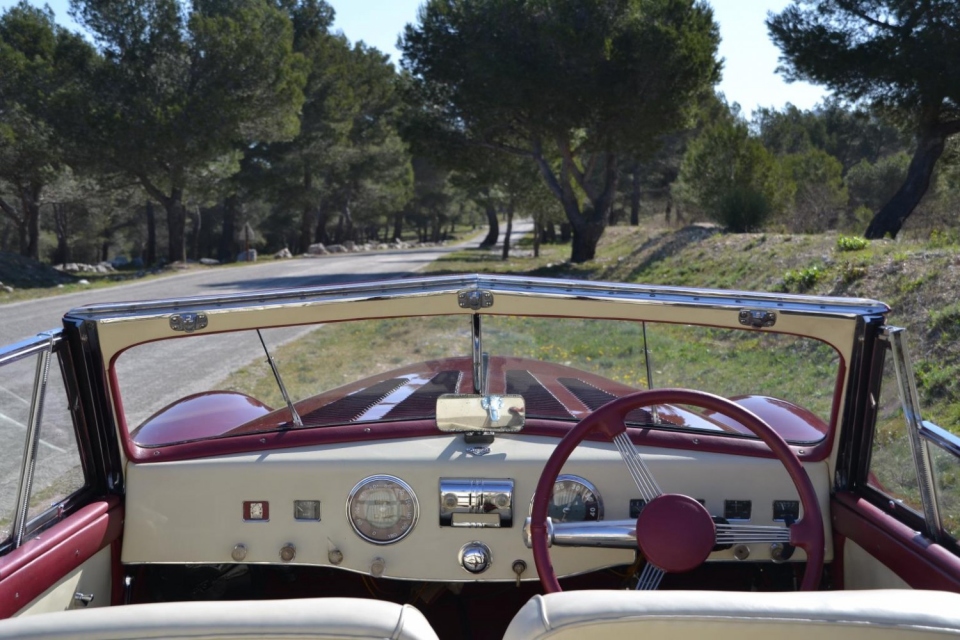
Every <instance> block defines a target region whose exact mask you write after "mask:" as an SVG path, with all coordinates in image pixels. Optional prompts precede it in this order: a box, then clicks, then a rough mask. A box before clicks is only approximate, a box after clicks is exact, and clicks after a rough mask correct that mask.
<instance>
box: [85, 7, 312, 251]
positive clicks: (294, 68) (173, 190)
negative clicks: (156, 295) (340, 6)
mask: <svg viewBox="0 0 960 640" xmlns="http://www.w3.org/2000/svg"><path fill="white" fill-rule="evenodd" d="M72 6H73V10H74V15H75V16H76V17H77V18H78V20H79V21H80V22H81V23H82V24H83V25H84V26H85V27H86V28H87V29H88V31H89V32H90V33H91V34H92V35H93V37H94V40H95V42H96V44H97V46H98V48H99V51H100V54H101V58H100V61H99V64H97V65H96V66H95V67H94V68H93V70H92V72H91V73H90V74H89V76H88V85H87V89H88V90H87V92H86V94H85V95H83V96H82V98H81V99H79V100H77V102H76V104H75V105H73V106H74V109H75V113H76V119H75V122H74V123H73V124H74V126H73V127H72V130H71V131H72V134H73V138H74V142H75V144H76V148H77V149H86V150H89V151H90V153H91V156H90V157H89V161H90V162H91V163H96V164H99V165H100V166H102V167H103V168H105V169H108V170H113V171H118V172H121V173H124V174H126V175H129V176H130V177H132V178H135V179H136V180H137V181H139V183H140V184H141V185H142V186H143V188H144V189H145V190H146V191H147V193H149V194H150V196H151V197H152V198H154V199H155V200H156V201H158V202H159V203H160V204H161V205H162V206H163V207H164V209H165V210H166V213H167V224H168V228H169V229H168V231H169V232H168V235H169V248H168V257H169V258H170V259H171V260H182V259H184V258H185V234H184V229H185V224H186V210H185V206H184V197H185V193H188V191H189V190H190V189H191V188H194V189H196V188H198V185H196V184H193V183H192V182H191V181H192V180H194V179H195V178H197V177H200V176H204V175H206V176H208V177H209V178H210V179H212V180H219V179H222V178H224V177H227V176H229V175H230V174H232V173H235V172H236V171H238V170H239V159H240V156H241V151H240V150H241V149H243V148H244V146H246V145H249V144H251V143H253V142H260V141H268V140H272V139H282V138H290V137H292V136H293V135H295V134H296V132H297V130H298V128H299V119H298V117H297V114H298V111H299V108H300V106H301V104H302V102H303V93H302V88H303V84H304V81H305V75H306V73H305V72H306V64H305V62H304V60H303V57H302V56H300V55H298V54H296V53H294V51H293V27H292V25H291V23H290V20H289V19H288V18H287V16H286V15H284V14H283V13H282V12H281V11H280V10H279V9H277V8H276V7H275V6H272V5H270V4H269V3H267V2H266V0H242V1H233V2H228V1H226V0H196V1H195V2H193V3H192V8H191V10H189V11H188V10H187V8H186V7H184V6H183V5H182V4H181V3H179V2H177V1H176V0H146V1H141V0H73V2H72Z"/></svg>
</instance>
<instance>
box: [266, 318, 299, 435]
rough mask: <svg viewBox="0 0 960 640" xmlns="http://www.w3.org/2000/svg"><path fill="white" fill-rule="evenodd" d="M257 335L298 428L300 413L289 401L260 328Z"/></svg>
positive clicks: (294, 424) (294, 423)
mask: <svg viewBox="0 0 960 640" xmlns="http://www.w3.org/2000/svg"><path fill="white" fill-rule="evenodd" d="M257 337H258V338H260V344H262V345H263V352H264V353H265V354H267V362H268V363H270V368H271V369H272V370H273V377H274V378H276V379H277V386H278V387H280V394H281V395H282V396H283V401H284V402H286V403H287V408H288V409H290V415H291V416H293V426H295V427H297V428H300V427H302V426H303V420H301V419H300V414H299V413H297V409H296V407H294V406H293V403H292V402H291V401H290V396H288V395H287V388H286V387H285V386H283V380H282V379H281V378H280V370H279V369H277V363H276V362H274V361H273V356H272V355H270V350H269V349H267V343H266V342H264V341H263V335H262V334H261V333H260V329H257Z"/></svg>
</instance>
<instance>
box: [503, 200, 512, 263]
mask: <svg viewBox="0 0 960 640" xmlns="http://www.w3.org/2000/svg"><path fill="white" fill-rule="evenodd" d="M511 233H513V200H510V203H509V204H508V205H507V230H506V231H504V232H503V255H502V257H503V259H504V260H506V259H507V258H509V257H510V234H511Z"/></svg>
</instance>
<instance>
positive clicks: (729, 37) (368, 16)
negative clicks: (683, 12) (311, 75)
mask: <svg viewBox="0 0 960 640" xmlns="http://www.w3.org/2000/svg"><path fill="white" fill-rule="evenodd" d="M46 1H47V3H48V4H49V5H50V7H51V8H52V9H53V11H54V13H55V14H56V16H57V21H58V22H60V23H61V24H65V25H67V26H69V27H71V28H76V25H75V24H74V23H73V22H72V21H71V20H70V18H69V16H68V15H67V8H68V7H69V0H46ZM327 1H328V2H329V3H330V4H331V5H332V6H333V8H334V9H335V10H336V22H335V23H334V29H337V30H341V31H343V33H344V34H345V35H346V36H347V38H349V39H350V40H351V41H357V40H363V41H364V42H365V43H367V44H368V45H371V46H374V47H376V48H378V49H380V50H381V51H383V52H384V53H388V54H390V58H391V60H393V62H394V63H398V62H399V58H400V53H399V52H398V51H397V49H396V47H395V45H396V42H397V36H398V35H399V34H400V33H401V31H403V27H404V25H406V24H407V23H409V22H416V19H417V9H418V7H419V6H420V4H421V3H422V0H327ZM790 1H791V0H709V2H710V5H711V6H712V7H713V10H714V19H715V20H716V21H717V23H718V24H719V25H720V36H721V37H722V42H721V43H720V57H722V58H723V59H724V70H723V80H722V81H721V83H720V85H719V87H718V88H719V90H720V91H722V92H723V93H724V95H725V96H726V98H727V101H728V102H731V103H732V102H737V103H739V104H740V106H741V107H742V109H743V113H744V115H748V116H749V114H751V113H752V112H753V111H754V110H755V109H757V108H758V107H773V108H776V109H782V108H783V107H784V105H786V104H787V103H791V104H793V105H795V106H797V107H799V108H801V109H811V108H813V107H814V106H815V105H816V104H817V103H818V102H821V101H822V100H823V99H824V98H825V97H826V92H825V91H824V90H823V88H821V87H817V86H813V85H810V84H807V83H803V82H795V83H792V84H788V83H786V82H784V80H783V78H782V76H780V75H778V74H777V73H776V72H775V70H776V67H777V58H778V56H779V53H780V52H779V50H778V49H777V48H776V46H774V44H773V43H772V42H771V41H770V37H769V36H768V35H767V28H766V25H765V24H764V20H765V19H766V17H767V12H768V11H773V12H774V13H776V12H779V11H781V10H782V9H783V8H784V7H786V6H787V5H788V4H790ZM40 2H41V0H31V3H33V4H39V3H40ZM14 4H16V0H0V10H5V9H6V8H8V7H10V6H12V5H14Z"/></svg>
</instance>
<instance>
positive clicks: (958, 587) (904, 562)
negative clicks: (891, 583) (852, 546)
mask: <svg viewBox="0 0 960 640" xmlns="http://www.w3.org/2000/svg"><path fill="white" fill-rule="evenodd" d="M830 513H831V516H832V520H833V528H834V531H835V532H837V533H839V534H841V535H843V536H846V537H847V538H850V540H852V541H854V542H856V543H857V544H858V545H860V546H861V547H863V548H864V549H865V550H866V551H867V552H868V553H869V554H870V555H872V556H873V557H875V558H877V560H879V561H880V562H882V563H883V564H885V565H886V566H887V567H889V568H890V569H891V570H892V571H893V572H894V573H896V574H897V575H898V576H900V577H901V578H902V579H903V580H904V581H906V582H907V584H909V585H910V586H911V587H913V588H914V589H939V590H942V591H956V592H960V558H958V557H957V556H955V555H954V554H953V553H951V552H950V551H948V550H947V549H945V548H944V547H942V546H941V545H939V544H936V543H934V542H932V541H931V540H930V539H929V538H926V537H924V536H923V535H921V534H920V533H918V532H916V531H914V530H913V529H911V528H910V527H908V526H907V525H905V524H903V523H902V522H900V521H899V520H897V519H896V518H894V517H893V516H891V515H890V514H888V513H884V512H883V511H882V510H881V509H879V508H878V507H877V506H876V505H874V504H872V503H870V502H868V501H866V500H864V499H863V498H861V497H859V496H857V495H856V494H853V493H850V492H842V493H838V494H836V495H835V496H834V497H833V499H832V500H831V502H830ZM841 559H842V557H841Z"/></svg>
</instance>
